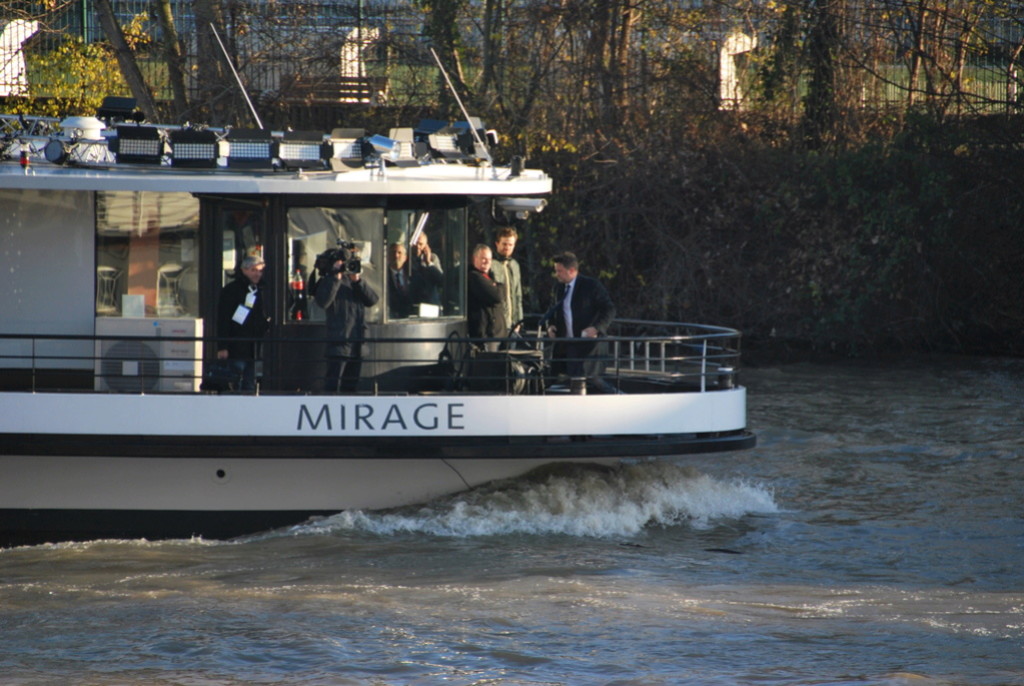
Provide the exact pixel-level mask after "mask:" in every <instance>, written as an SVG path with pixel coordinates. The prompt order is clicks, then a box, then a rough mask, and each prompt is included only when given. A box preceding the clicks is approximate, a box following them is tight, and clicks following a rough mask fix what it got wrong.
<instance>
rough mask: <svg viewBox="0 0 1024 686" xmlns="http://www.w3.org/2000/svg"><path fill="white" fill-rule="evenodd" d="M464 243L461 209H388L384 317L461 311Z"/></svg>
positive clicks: (463, 288)
mask: <svg viewBox="0 0 1024 686" xmlns="http://www.w3.org/2000/svg"><path fill="white" fill-rule="evenodd" d="M465 243H466V211H465V209H464V208H436V207H435V208H432V209H430V210H426V209H390V210H388V212H387V251H388V254H387V257H388V259H387V278H386V281H387V288H386V291H387V300H388V319H389V320H396V319H407V318H411V317H420V318H433V317H458V316H462V314H463V313H464V312H465V293H466V287H465V279H466V275H465V268H464V266H463V260H462V249H463V246H464V245H465Z"/></svg>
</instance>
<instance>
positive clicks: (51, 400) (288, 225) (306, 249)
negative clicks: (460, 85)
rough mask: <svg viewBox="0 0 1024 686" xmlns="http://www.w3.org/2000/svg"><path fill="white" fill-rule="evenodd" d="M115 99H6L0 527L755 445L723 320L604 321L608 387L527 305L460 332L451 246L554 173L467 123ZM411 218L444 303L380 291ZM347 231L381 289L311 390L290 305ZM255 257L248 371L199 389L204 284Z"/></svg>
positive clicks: (460, 295)
mask: <svg viewBox="0 0 1024 686" xmlns="http://www.w3.org/2000/svg"><path fill="white" fill-rule="evenodd" d="M121 114H125V113H121ZM108 115H109V116H108V118H107V120H106V121H101V120H98V119H96V118H92V117H75V118H71V119H67V120H64V121H57V120H55V119H47V118H41V117H18V116H3V117H0V236H2V238H0V253H2V255H3V262H4V264H3V269H2V270H0V313H2V314H0V546H10V545H19V544H27V543H38V542H43V541H61V540H85V539H96V538H138V537H142V538H151V539H153V538H168V537H190V536H204V537H208V538H228V537H234V536H238V535H242V534H246V533H251V532H256V531H260V530H264V529H269V528H273V527H279V526H285V525H290V524H295V523H298V522H301V521H303V520H305V519H307V518H309V517H315V516H323V515H329V514H332V513H336V512H339V511H343V510H349V509H379V508H390V507H396V506H402V505H409V504H415V503H419V502H424V501H427V500H429V499H432V498H435V497H438V496H443V495H446V494H452V493H456V492H458V491H461V490H464V489H468V488H473V487H475V486H478V485H481V484H484V483H487V482H490V481H493V480H495V479H503V478H510V477H516V476H519V475H522V474H525V473H527V472H529V471H530V470H533V469H535V468H538V467H542V466H545V465H549V464H552V463H559V462H587V463H598V464H605V465H611V464H615V463H618V462H620V461H623V460H643V459H658V458H662V457H669V456H679V455H685V454H689V453H701V452H712V451H730V450H739V449H744V448H749V447H751V446H752V445H754V440H755V439H754V437H753V435H752V434H751V433H750V432H749V431H748V430H747V428H746V391H745V389H744V388H743V387H742V386H741V385H740V384H739V383H738V381H737V379H738V377H737V372H738V369H739V342H740V334H739V332H737V331H734V330H731V329H727V328H722V327H714V326H704V325H696V324H685V323H673V322H642V321H631V320H618V321H616V323H615V324H614V326H613V329H612V331H611V332H610V333H611V335H609V336H608V337H607V338H606V339H605V340H604V341H603V343H602V345H603V346H604V347H605V350H604V353H605V355H604V360H605V362H606V369H605V379H606V380H607V381H608V382H609V383H610V384H612V386H614V388H615V389H616V393H612V394H603V395H597V394H589V395H588V394H586V393H580V392H575V393H574V392H573V391H574V390H575V391H580V390H582V387H581V386H579V385H578V382H577V385H575V386H574V385H573V384H574V382H573V380H566V379H558V378H555V377H553V376H551V375H550V373H549V371H550V370H549V368H548V365H547V362H548V356H549V355H548V354H547V353H546V352H545V350H546V341H545V339H543V338H541V337H540V336H539V329H538V328H537V327H536V322H535V320H528V321H527V322H526V324H525V325H524V328H523V331H524V335H523V337H522V338H521V339H519V340H517V341H516V342H515V345H512V346H510V347H512V348H514V349H513V350H507V351H503V352H490V353H471V352H470V351H471V350H473V349H474V346H473V345H471V344H472V343H473V342H472V341H468V340H467V339H466V306H465V305H466V297H467V296H466V265H467V263H468V260H467V259H466V257H467V256H468V251H469V248H470V247H471V246H472V245H473V244H475V243H477V242H479V241H481V240H484V239H489V238H490V237H491V232H492V230H493V228H494V227H495V226H496V225H497V224H505V223H513V222H515V223H520V225H521V226H522V222H523V220H524V219H525V218H526V216H527V215H529V214H530V213H532V212H536V211H539V210H540V209H542V208H543V205H544V202H545V198H546V196H547V195H548V194H549V193H550V192H551V179H550V178H549V177H548V176H546V175H545V174H544V173H543V172H542V171H539V170H535V169H527V168H524V167H523V165H522V163H521V161H519V160H513V161H512V163H511V164H509V165H508V166H501V165H496V164H494V163H493V162H492V161H491V159H490V155H489V152H488V150H487V144H486V142H485V140H484V138H483V136H482V135H480V134H481V133H482V131H481V130H478V129H479V123H478V122H473V123H472V124H471V125H470V124H467V123H465V122H464V123H462V124H458V123H457V124H453V125H449V124H447V123H444V124H441V123H437V122H426V123H421V124H420V125H419V126H418V127H414V128H409V129H393V130H392V131H390V132H389V135H388V136H380V135H375V136H368V135H366V133H365V132H363V131H358V130H352V129H338V130H335V131H334V132H332V134H330V135H323V134H312V133H303V132H286V133H277V132H270V131H250V130H239V129H236V130H233V131H231V130H227V131H220V130H209V129H205V130H204V129H181V128H176V127H161V126H150V125H139V124H135V123H124V122H123V121H118V117H117V113H115V114H113V115H110V113H109V112H108ZM421 233H426V234H427V235H428V236H429V239H430V243H431V245H432V246H433V249H434V253H435V254H437V255H438V256H439V257H440V260H441V264H442V265H443V274H444V281H443V283H442V284H441V286H440V288H439V297H438V298H437V300H436V301H433V302H424V303H420V304H417V305H416V307H415V308H414V310H412V311H411V312H398V311H392V310H390V309H389V306H388V304H387V303H388V295H389V294H388V292H387V291H388V287H387V283H386V282H385V281H386V279H385V278H384V273H385V270H386V265H385V257H386V248H387V246H388V245H389V244H392V243H395V242H401V243H404V244H406V245H410V246H411V245H412V244H413V243H414V242H415V239H416V238H417V237H418V235H419V234H421ZM338 241H345V242H348V243H350V244H355V245H358V246H359V248H360V255H361V266H362V269H363V272H362V275H363V278H364V279H367V280H368V282H369V283H370V284H371V285H373V286H374V288H375V289H376V290H377V292H378V293H380V294H381V301H380V303H379V304H378V305H377V306H375V307H373V308H371V309H370V310H369V311H368V314H367V316H368V321H369V322H370V325H369V334H368V345H369V349H368V351H367V352H366V353H365V358H366V359H365V362H364V365H363V369H362V376H361V380H360V385H359V389H358V391H357V392H354V393H349V394H345V395H337V394H325V393H323V392H322V390H321V389H322V386H321V385H320V383H321V378H322V376H323V367H324V361H323V351H324V346H325V327H324V323H323V313H322V311H319V310H318V308H316V307H315V306H311V307H308V308H303V307H300V306H299V305H300V304H301V301H298V303H297V295H298V293H299V291H300V290H301V291H303V292H305V289H306V287H307V286H308V284H309V279H310V277H311V271H312V270H313V266H314V262H315V256H317V255H320V254H323V253H324V252H326V251H330V250H331V249H332V247H333V246H335V245H336V244H337V242H338ZM487 242H489V240H488V241H487ZM254 254H258V255H261V256H263V257H264V258H265V259H266V262H267V265H268V267H267V272H266V277H265V281H266V282H267V288H268V289H269V293H270V295H272V299H271V302H273V303H274V305H273V311H272V313H271V318H272V328H271V330H270V332H269V334H268V335H267V337H266V338H265V340H264V344H263V345H264V353H263V356H262V361H261V369H259V379H260V381H259V385H258V387H257V389H256V391H255V392H241V391H240V392H221V393H215V392H209V391H207V390H203V378H204V373H206V372H208V371H209V367H210V366H211V365H210V363H209V362H208V361H209V360H211V359H213V358H214V357H215V350H216V349H217V342H216V340H215V338H216V331H215V330H214V323H215V321H216V316H217V312H216V309H217V294H218V293H219V292H220V289H221V288H222V287H223V285H224V284H226V283H227V282H228V281H229V280H230V279H231V278H233V276H234V273H235V270H236V268H237V267H238V265H239V263H240V261H241V260H242V259H243V258H244V257H245V256H247V255H254ZM299 284H301V286H300V285H299ZM300 317H301V318H300Z"/></svg>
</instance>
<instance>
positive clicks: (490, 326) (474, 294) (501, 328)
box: [467, 269, 508, 338]
mask: <svg viewBox="0 0 1024 686" xmlns="http://www.w3.org/2000/svg"><path fill="white" fill-rule="evenodd" d="M468 280H469V304H468V307H467V309H468V315H469V336H470V338H504V337H505V336H506V335H507V334H508V329H507V328H506V327H505V305H504V303H505V288H504V287H503V286H502V284H500V283H497V282H496V281H495V280H494V279H493V278H491V276H490V275H488V274H484V273H483V272H482V271H480V270H479V269H470V270H469V276H468Z"/></svg>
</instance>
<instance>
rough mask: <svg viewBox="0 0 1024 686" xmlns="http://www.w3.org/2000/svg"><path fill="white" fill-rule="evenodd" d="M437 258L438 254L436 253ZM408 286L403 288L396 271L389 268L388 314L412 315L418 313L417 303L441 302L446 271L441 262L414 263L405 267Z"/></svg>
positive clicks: (438, 303)
mask: <svg viewBox="0 0 1024 686" xmlns="http://www.w3.org/2000/svg"><path fill="white" fill-rule="evenodd" d="M434 257H435V258H436V257H437V255H434ZM403 270H404V271H403V273H404V274H405V276H406V286H405V289H404V290H403V289H402V288H400V287H399V285H398V282H397V281H396V275H395V272H394V271H392V270H391V268H390V267H389V268H388V271H387V274H388V277H387V279H388V315H389V316H391V317H393V318H404V317H411V316H413V315H414V314H416V313H417V305H419V304H420V303H429V304H431V305H440V304H441V288H442V286H443V285H444V272H443V271H442V270H441V267H440V263H439V262H436V260H435V263H434V264H430V265H419V264H417V263H413V264H412V265H407V267H405V268H403Z"/></svg>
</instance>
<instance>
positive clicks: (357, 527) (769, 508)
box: [292, 462, 778, 537]
mask: <svg viewBox="0 0 1024 686" xmlns="http://www.w3.org/2000/svg"><path fill="white" fill-rule="evenodd" d="M777 509H778V508H777V506H776V504H775V502H774V500H773V497H772V493H771V491H770V490H769V489H768V488H766V487H765V486H762V485H756V484H751V483H743V482H738V481H723V480H719V479H715V478H713V477H710V476H707V475H703V474H699V473H697V472H695V471H694V470H692V469H687V468H685V467H680V466H678V465H674V464H671V463H666V462H650V463H643V464H637V465H626V466H622V467H620V468H617V469H598V468H581V467H578V466H577V467H571V468H568V469H565V468H562V469H560V470H558V471H550V470H548V471H547V472H545V473H543V474H534V475H532V476H528V477H524V478H522V479H518V480H512V481H508V482H503V483H500V484H494V485H492V486H489V487H486V488H481V489H476V490H474V491H470V492H467V493H463V494H460V495H458V496H455V497H452V498H448V499H444V500H438V501H435V502H432V503H429V504H427V505H425V506H422V507H419V508H415V509H412V508H407V509H403V510H397V511H390V512H367V511H362V510H355V511H349V512H343V513H341V514H338V515H335V516H333V517H328V518H325V519H322V520H319V521H317V522H314V523H309V524H305V525H303V526H301V527H298V528H296V529H293V530H292V532H293V533H331V532H338V531H353V532H364V533H372V534H378V535H392V534H398V533H424V534H431V535H436V536H445V537H468V536H493V535H505V534H565V535H570V536H586V537H612V536H631V535H635V534H637V533H639V532H640V531H642V530H643V529H644V528H645V527H648V526H674V525H678V524H689V525H690V526H693V527H694V528H705V527H708V526H710V525H711V524H712V523H713V522H715V521H716V520H720V519H729V518H739V517H742V516H744V515H747V514H753V513H772V512H776V511H777Z"/></svg>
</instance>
